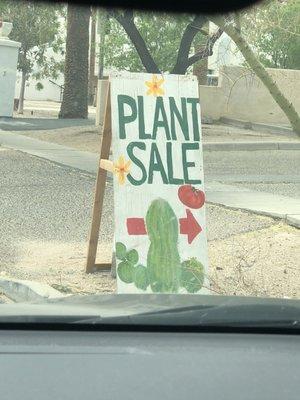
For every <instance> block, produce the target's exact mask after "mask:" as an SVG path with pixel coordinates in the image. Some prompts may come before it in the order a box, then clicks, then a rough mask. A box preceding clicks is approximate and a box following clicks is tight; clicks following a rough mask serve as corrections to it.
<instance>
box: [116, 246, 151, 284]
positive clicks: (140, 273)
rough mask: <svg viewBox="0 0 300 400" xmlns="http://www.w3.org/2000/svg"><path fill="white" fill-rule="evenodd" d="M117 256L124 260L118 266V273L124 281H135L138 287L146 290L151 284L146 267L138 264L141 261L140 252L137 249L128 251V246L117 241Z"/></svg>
mask: <svg viewBox="0 0 300 400" xmlns="http://www.w3.org/2000/svg"><path fill="white" fill-rule="evenodd" d="M116 257H117V259H119V260H122V261H121V262H120V263H119V265H118V268H117V274H118V276H119V278H120V279H121V281H123V282H124V283H134V284H135V286H136V287H137V288H138V289H141V290H146V289H147V287H148V286H149V282H148V274H147V270H146V267H144V266H143V265H136V264H137V263H138V261H139V255H138V252H137V251H136V250H135V249H131V250H128V251H127V248H126V246H125V245H124V244H123V243H121V242H117V243H116Z"/></svg>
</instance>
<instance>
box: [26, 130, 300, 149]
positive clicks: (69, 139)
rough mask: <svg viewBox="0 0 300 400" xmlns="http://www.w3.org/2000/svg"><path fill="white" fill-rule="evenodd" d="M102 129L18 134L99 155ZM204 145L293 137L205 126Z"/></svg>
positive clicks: (289, 138)
mask: <svg viewBox="0 0 300 400" xmlns="http://www.w3.org/2000/svg"><path fill="white" fill-rule="evenodd" d="M101 131H102V128H101V127H96V126H88V127H87V126H80V127H67V128H61V129H51V130H42V131H18V134H20V135H24V136H29V137H32V138H34V139H39V140H45V141H46V142H51V143H56V144H61V145H63V146H67V147H71V148H74V149H77V150H84V151H90V152H92V153H99V151H100V140H101V135H100V133H101ZM202 133H203V141H204V143H211V142H222V141H225V142H228V141H229V142H230V141H234V142H237V141H238V142H243V141H253V140H254V141H260V140H262V141H289V140H295V139H294V138H293V137H288V136H283V135H281V136H280V135H274V134H273V135H271V134H268V133H259V132H254V131H250V130H246V129H238V128H234V127H228V126H226V125H203V127H202Z"/></svg>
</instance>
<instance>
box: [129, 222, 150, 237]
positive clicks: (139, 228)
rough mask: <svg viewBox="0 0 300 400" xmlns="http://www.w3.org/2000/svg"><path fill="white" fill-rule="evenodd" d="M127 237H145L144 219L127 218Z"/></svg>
mask: <svg viewBox="0 0 300 400" xmlns="http://www.w3.org/2000/svg"><path fill="white" fill-rule="evenodd" d="M126 225H127V232H128V235H146V234H147V231H146V226H145V220H144V218H127V221H126Z"/></svg>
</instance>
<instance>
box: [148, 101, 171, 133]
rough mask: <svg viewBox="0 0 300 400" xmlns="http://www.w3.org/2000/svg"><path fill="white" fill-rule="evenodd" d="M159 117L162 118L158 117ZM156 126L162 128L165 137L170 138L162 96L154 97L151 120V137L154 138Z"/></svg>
mask: <svg viewBox="0 0 300 400" xmlns="http://www.w3.org/2000/svg"><path fill="white" fill-rule="evenodd" d="M160 117H161V118H162V119H160ZM158 128H164V130H165V133H166V139H167V140H171V136H170V129H169V124H168V118H167V114H166V111H165V107H164V103H163V98H162V97H157V99H156V105H155V113H154V122H153V135H152V139H154V140H155V139H156V136H157V130H158Z"/></svg>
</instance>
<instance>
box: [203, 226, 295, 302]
mask: <svg viewBox="0 0 300 400" xmlns="http://www.w3.org/2000/svg"><path fill="white" fill-rule="evenodd" d="M299 253H300V235H299V230H298V229H296V228H293V227H291V226H288V225H286V224H283V223H279V224H276V225H273V226H271V227H269V228H265V229H261V230H259V231H253V232H247V233H243V234H239V235H235V236H231V237H229V238H226V239H223V240H215V241H212V242H210V244H209V261H210V268H211V273H210V275H211V282H212V289H213V290H214V291H215V292H216V293H219V294H225V295H241V296H259V297H280V298H283V297H288V298H300V274H299V271H300V259H299Z"/></svg>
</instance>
